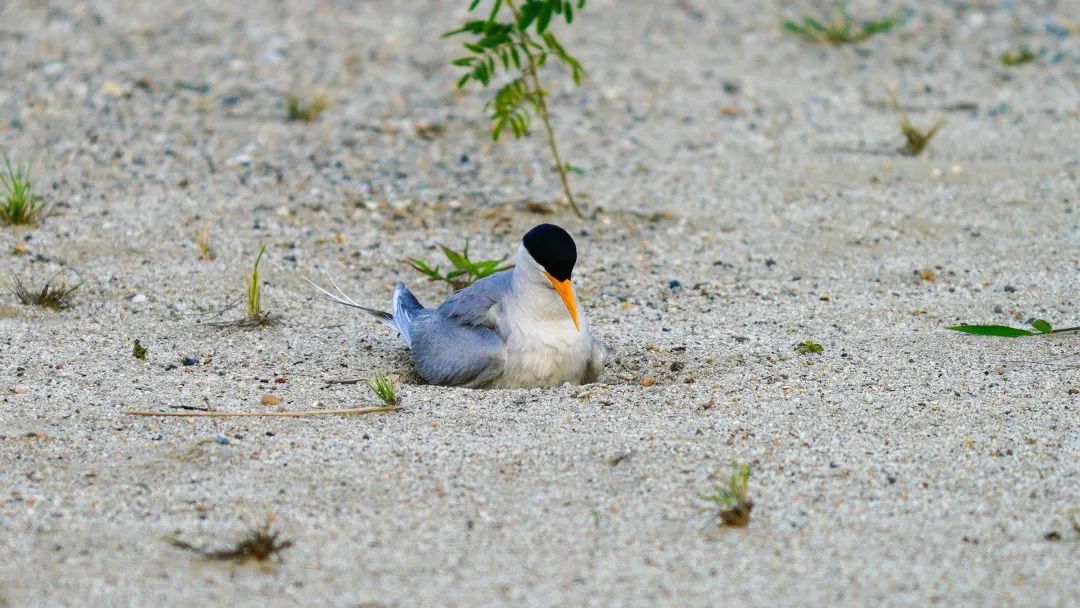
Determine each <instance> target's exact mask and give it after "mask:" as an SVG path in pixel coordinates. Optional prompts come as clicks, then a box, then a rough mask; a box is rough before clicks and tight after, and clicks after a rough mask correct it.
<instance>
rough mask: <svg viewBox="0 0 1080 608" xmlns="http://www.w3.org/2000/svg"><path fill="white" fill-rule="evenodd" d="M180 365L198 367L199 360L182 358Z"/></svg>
mask: <svg viewBox="0 0 1080 608" xmlns="http://www.w3.org/2000/svg"><path fill="white" fill-rule="evenodd" d="M181 363H183V364H184V365H198V364H199V358H198V357H184V360H183V361H181Z"/></svg>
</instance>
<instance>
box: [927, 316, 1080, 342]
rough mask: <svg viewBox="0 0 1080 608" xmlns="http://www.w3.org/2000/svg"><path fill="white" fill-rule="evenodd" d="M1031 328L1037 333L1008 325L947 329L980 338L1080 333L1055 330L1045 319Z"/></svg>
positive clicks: (1035, 321)
mask: <svg viewBox="0 0 1080 608" xmlns="http://www.w3.org/2000/svg"><path fill="white" fill-rule="evenodd" d="M1031 326H1032V327H1034V328H1035V331H1031V330H1027V329H1019V328H1017V327H1009V326H1008V325H967V324H962V325H952V326H950V327H946V328H945V329H951V330H953V331H960V332H964V333H965V334H975V335H978V336H997V337H999V338H1019V337H1021V336H1041V335H1044V334H1064V333H1068V332H1075V331H1080V327H1064V328H1062V329H1054V327H1053V326H1052V325H1050V323H1048V322H1047V321H1045V320H1043V319H1036V320H1034V321H1032V322H1031Z"/></svg>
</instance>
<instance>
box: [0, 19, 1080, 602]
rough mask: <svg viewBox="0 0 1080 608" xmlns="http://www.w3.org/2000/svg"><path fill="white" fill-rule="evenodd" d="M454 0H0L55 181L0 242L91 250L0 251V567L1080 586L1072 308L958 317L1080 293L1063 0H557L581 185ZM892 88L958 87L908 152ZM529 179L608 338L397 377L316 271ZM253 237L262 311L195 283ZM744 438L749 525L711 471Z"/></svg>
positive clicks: (253, 580)
mask: <svg viewBox="0 0 1080 608" xmlns="http://www.w3.org/2000/svg"><path fill="white" fill-rule="evenodd" d="M658 4H660V5H661V6H657V5H658ZM464 5H465V2H427V1H425V2H419V1H417V2H392V1H379V2H344V1H341V2H317V3H314V4H311V5H310V6H309V5H308V4H307V3H302V2H255V3H243V5H241V4H240V3H235V5H234V3H221V2H216V3H210V2H198V3H185V2H155V3H142V2H122V1H118V0H108V1H103V2H95V3H76V2H66V1H57V2H50V3H40V2H22V1H16V2H8V3H5V4H4V5H3V6H2V7H0V76H2V79H3V83H4V84H3V86H0V110H2V114H0V149H3V150H5V151H7V152H9V153H10V154H11V155H12V156H13V158H14V160H15V161H17V162H22V161H25V160H33V161H34V174H35V178H36V180H35V188H36V189H37V190H38V191H39V192H40V194H41V195H42V196H43V197H44V199H45V200H47V201H48V202H49V203H51V204H52V205H53V213H52V214H51V215H50V216H49V217H48V218H47V219H46V220H45V221H44V222H43V223H42V224H41V225H40V226H39V227H35V228H12V227H0V268H2V269H3V271H2V272H0V282H2V283H3V285H2V286H3V287H7V286H10V285H11V284H12V281H13V280H14V277H18V278H20V279H22V280H24V281H26V282H28V283H32V284H40V282H42V281H44V280H45V279H47V278H49V277H50V276H52V275H53V274H55V273H57V272H61V271H63V272H64V273H65V274H64V275H62V276H64V277H66V278H67V279H68V280H69V281H79V280H81V281H83V284H82V286H81V287H80V289H79V291H78V292H76V295H75V298H74V306H73V307H72V308H70V309H68V310H64V311H61V312H52V311H46V310H40V309H36V308H33V307H25V306H22V305H20V304H19V303H18V302H17V300H16V299H15V298H14V297H13V296H12V295H11V294H9V293H7V292H6V290H5V291H4V293H3V294H2V295H0V556H2V559H0V605H4V606H87V605H96V606H159V605H170V606H206V605H274V606H277V605H281V606H291V605H303V606H312V605H334V606H496V605H514V606H553V605H561V606H582V605H590V606H657V605H663V606H716V605H726V606H759V605H760V606H781V605H785V606H791V605H863V606H928V605H941V606H990V605H998V606H1004V605H1009V606H1019V605H1024V606H1075V605H1077V604H1080V568H1078V567H1077V564H1078V560H1080V534H1078V532H1076V531H1075V530H1073V528H1072V526H1071V525H1070V523H1069V516H1070V512H1071V511H1072V510H1075V509H1078V508H1080V431H1078V423H1080V394H1078V392H1080V337H1078V335H1077V334H1063V335H1055V336H1045V337H1034V338H1024V339H1017V340H1005V339H997V338H980V337H972V336H964V335H960V334H957V333H954V332H949V331H947V330H945V329H944V327H945V326H948V325H952V324H955V323H959V322H983V323H1002V324H1012V325H1016V326H1023V325H1024V324H1025V323H1026V322H1027V321H1029V320H1031V319H1034V318H1043V319H1047V320H1049V321H1050V322H1051V323H1054V324H1055V325H1059V326H1065V325H1077V324H1080V319H1078V317H1077V310H1078V303H1080V272H1078V271H1080V237H1078V236H1077V235H1078V234H1080V204H1078V201H1080V199H1078V192H1080V146H1078V145H1077V142H1078V141H1080V105H1078V100H1080V95H1078V92H1080V68H1078V65H1080V22H1078V21H1077V20H1076V16H1077V15H1078V14H1080V10H1078V6H1077V4H1076V3H1075V2H1072V1H1069V2H1030V3H989V2H975V3H956V4H951V5H947V6H942V5H939V4H938V3H931V2H920V3H913V5H912V7H911V8H912V9H913V13H912V14H911V16H910V17H909V19H908V21H907V23H906V24H905V25H904V26H903V27H901V28H899V29H898V30H896V31H893V32H890V33H888V34H885V35H881V36H878V37H875V38H873V39H871V40H869V41H868V42H866V43H863V44H861V45H858V46H857V47H823V46H816V45H812V44H808V43H806V42H804V41H801V40H799V39H798V38H796V37H794V36H791V35H788V34H785V33H784V32H783V31H782V30H781V28H780V23H781V21H782V20H783V19H784V18H794V17H797V16H798V15H799V13H798V12H796V11H795V10H794V9H792V8H790V7H787V6H785V3H778V2H764V3H757V4H755V5H754V6H753V7H752V8H749V7H748V5H747V4H746V3H736V2H729V1H723V2H720V1H717V2H704V1H702V0H688V1H686V2H678V3H654V2H644V1H637V0H635V1H621V2H614V1H613V0H607V1H602V0H595V1H591V2H589V3H588V6H587V8H586V10H584V11H580V12H579V14H578V19H577V20H576V21H575V24H574V25H573V26H571V27H569V28H566V27H564V26H560V29H559V30H558V31H559V32H560V33H561V36H562V38H563V42H564V44H565V45H566V46H567V48H569V49H571V50H572V51H574V52H576V53H577V54H578V56H579V58H580V59H581V61H582V63H583V64H584V65H585V67H586V69H587V70H588V74H587V77H586V79H585V82H584V83H583V85H582V86H581V87H580V88H573V87H570V86H569V84H570V83H569V82H568V79H567V78H566V76H565V74H563V73H562V72H560V71H558V70H556V69H552V70H550V71H548V72H546V73H545V75H544V76H545V82H546V83H547V84H548V85H549V87H550V88H551V89H552V95H551V98H550V101H551V104H552V107H553V114H554V121H555V125H556V130H557V132H558V136H559V140H560V143H561V145H562V146H563V152H564V155H565V157H566V158H567V160H569V161H570V162H572V163H573V164H574V165H577V166H579V167H581V168H583V169H584V171H585V174H584V175H581V176H578V175H574V176H572V181H573V186H574V188H575V191H576V192H578V194H579V197H580V199H581V201H582V203H583V204H584V206H586V207H587V209H588V210H589V212H590V214H592V218H591V219H589V220H587V221H581V220H578V219H576V218H575V217H574V216H572V215H571V214H569V213H568V212H566V210H565V209H563V208H557V209H556V212H555V213H553V214H550V215H540V214H537V213H534V212H532V211H530V210H529V209H528V205H529V203H536V204H540V205H547V206H549V207H551V206H553V205H555V204H556V203H557V200H558V197H559V186H558V180H557V178H556V176H555V175H554V173H552V172H551V171H550V170H549V166H550V161H549V158H548V156H547V149H546V141H545V140H544V138H543V137H542V136H541V135H540V134H539V133H538V134H535V135H533V136H531V137H529V138H527V139H526V140H523V141H520V142H513V141H510V140H507V141H503V142H500V143H498V144H494V143H492V142H491V141H490V138H489V123H488V121H487V119H486V118H485V116H484V114H483V112H482V104H483V101H484V99H485V97H484V96H483V94H482V92H480V91H479V90H476V89H469V90H466V91H464V92H457V91H456V90H455V88H454V81H455V79H456V77H457V75H458V73H457V71H456V70H455V69H454V68H453V67H452V66H449V65H448V62H449V60H450V59H452V58H454V57H456V56H458V54H459V51H458V47H457V44H458V43H457V42H455V41H452V40H450V41H448V40H443V39H440V38H439V34H441V32H443V31H445V30H446V29H449V28H450V27H452V26H453V25H455V24H456V23H458V22H459V21H461V20H462V19H463V18H464V17H465V13H464V9H463V6H464ZM890 7H891V5H885V4H880V5H879V4H876V3H867V2H859V3H855V5H854V6H853V10H854V11H855V12H856V14H858V15H860V16H865V17H871V16H875V15H879V14H883V13H884V12H886V11H887V10H888V9H889V8H890ZM805 10H806V11H808V12H810V13H811V14H813V13H812V7H810V6H808V7H806V8H805ZM1025 44H1026V45H1028V46H1029V47H1030V48H1032V49H1034V50H1036V51H1037V53H1038V58H1037V60H1036V61H1035V62H1034V63H1032V64H1029V65H1025V66H1021V67H1015V68H1010V67H1006V66H1003V65H1002V64H1001V63H1000V62H999V60H998V55H999V54H1000V53H1001V52H1002V51H1004V50H1007V49H1011V48H1018V47H1019V46H1020V45H1025ZM887 89H891V90H892V91H893V92H894V94H895V96H896V98H897V100H898V101H899V103H900V104H902V105H903V106H904V107H905V108H907V111H908V113H909V115H910V118H911V120H912V121H913V122H914V123H916V124H917V125H920V126H926V125H929V124H932V123H933V122H934V121H935V120H937V119H939V118H944V119H946V121H947V122H946V123H945V125H944V127H943V128H942V130H941V132H940V133H939V134H938V135H937V137H936V138H935V139H934V140H933V141H932V142H931V144H930V146H929V148H928V149H927V151H926V152H924V153H923V155H921V156H919V157H917V158H910V157H905V156H902V155H900V154H898V153H897V152H896V150H897V148H898V147H899V146H900V145H901V143H902V142H901V140H900V138H899V129H898V126H897V124H898V120H899V114H898V112H897V111H896V110H895V109H893V108H891V107H890V106H889V105H888V95H887V94H886V90H887ZM319 90H325V92H326V96H327V98H328V99H329V101H330V105H329V108H328V109H327V110H326V111H325V112H324V114H323V115H322V116H320V117H319V118H318V119H317V120H316V121H314V122H311V123H302V122H289V121H287V120H285V118H284V116H285V109H284V97H285V96H286V95H287V94H289V93H294V94H298V95H300V96H301V97H304V98H306V99H310V98H311V97H312V96H314V95H315V93H316V92H317V91H319ZM533 206H534V207H535V205H533ZM544 221H549V222H556V223H559V224H560V225H563V226H565V227H566V228H567V229H569V230H570V231H571V232H572V233H573V234H574V235H575V238H576V239H577V242H578V247H579V251H580V262H579V265H578V268H577V269H576V271H575V282H576V284H577V289H578V294H579V298H580V300H581V301H582V302H583V306H584V308H585V311H586V313H587V315H588V316H589V318H590V321H591V323H592V325H593V327H594V331H595V332H596V334H597V335H598V336H599V337H600V338H601V339H602V340H604V342H605V343H606V344H607V345H608V348H609V349H610V350H611V351H612V352H613V357H612V360H611V362H610V364H609V366H608V368H607V370H606V371H605V373H604V375H603V377H602V378H601V380H600V382H599V383H597V384H594V385H590V386H584V387H574V386H561V387H552V388H544V389H533V390H503V391H475V390H468V389H455V388H442V387H434V386H425V385H423V384H422V383H420V382H419V381H418V379H417V378H416V377H415V375H414V374H413V371H412V366H411V362H410V360H409V357H408V353H407V351H405V350H404V348H403V346H402V344H401V342H400V339H399V338H397V337H396V336H394V335H392V334H391V333H390V332H389V331H388V330H387V329H386V328H384V327H381V326H379V325H378V324H376V323H374V322H372V321H371V320H369V319H366V318H364V317H363V316H361V315H359V314H356V313H354V312H353V311H351V310H348V309H345V308H343V307H340V306H337V305H335V304H333V303H330V302H327V301H325V300H323V299H320V298H319V297H318V294H317V293H316V292H315V291H314V290H313V289H312V288H311V287H310V286H308V285H307V284H306V283H305V282H304V281H303V277H305V276H311V277H320V276H322V273H323V272H324V271H325V272H328V273H330V274H331V275H332V276H334V277H335V278H337V279H338V280H339V283H340V284H341V285H342V287H343V288H344V289H345V290H346V291H347V292H349V293H350V295H352V296H353V297H354V298H356V299H357V300H358V301H360V302H362V303H365V304H367V305H371V306H376V307H386V306H388V303H389V296H390V289H391V287H392V285H393V284H394V283H395V282H396V281H398V280H405V281H407V282H408V283H409V284H410V285H411V286H412V287H413V288H414V290H415V291H416V293H417V294H418V296H420V298H421V299H422V300H423V301H425V302H429V303H430V302H437V301H439V300H440V298H442V297H444V296H445V295H446V289H445V287H442V286H439V285H437V284H435V283H429V282H425V281H424V280H423V278H422V277H420V276H419V275H418V274H417V273H415V272H414V271H413V270H411V269H410V268H409V267H408V266H407V265H406V264H405V262H404V260H405V259H406V258H410V257H421V258H424V259H427V260H428V261H436V260H437V258H438V256H439V253H438V250H437V249H436V245H437V244H440V243H442V244H447V245H451V246H460V245H462V244H463V243H464V241H465V239H466V238H468V239H469V242H470V244H471V248H472V251H473V253H474V255H475V256H477V257H479V258H495V257H500V256H503V255H509V254H512V252H513V251H514V249H515V248H516V246H517V242H518V239H520V236H521V234H523V233H524V232H525V231H526V230H527V229H528V228H530V227H531V226H533V225H535V224H537V223H540V222H544ZM202 229H205V230H207V232H208V234H209V239H210V244H211V246H212V248H213V250H214V252H215V254H216V258H215V259H214V260H212V261H208V260H203V259H200V255H199V248H198V246H197V241H196V234H197V233H198V232H199V231H200V230H202ZM19 244H22V245H23V248H24V249H25V250H26V253H23V254H19V253H16V247H17V246H18V245H19ZM262 244H266V245H267V255H266V258H265V259H264V262H263V267H262V278H263V281H264V288H263V300H264V306H265V308H266V309H267V310H269V311H271V312H272V313H273V314H275V315H277V316H278V317H279V319H280V323H279V324H278V325H277V326H274V327H268V328H263V329H255V330H243V329H232V330H222V329H216V328H214V327H212V326H211V325H210V324H211V323H214V322H218V321H222V320H231V319H236V318H239V317H240V316H242V314H243V313H242V312H241V310H240V309H239V307H235V306H234V307H233V308H231V309H228V310H224V311H223V309H225V308H226V307H227V306H228V305H230V304H233V305H235V304H236V303H237V302H238V301H240V300H241V299H242V297H243V291H244V282H245V277H246V273H248V272H249V270H250V265H251V263H252V261H253V260H254V257H255V253H256V252H257V250H258V248H259V247H260V246H261V245H262ZM135 339H138V340H140V343H141V344H142V345H144V346H145V347H147V348H148V357H147V359H146V360H145V361H142V360H138V359H135V358H134V357H132V355H131V351H132V344H133V341H134V340H135ZM806 339H812V340H814V341H815V342H817V343H819V344H821V345H822V346H823V349H824V350H823V352H822V353H819V354H809V355H807V354H799V353H797V352H795V350H794V347H795V345H796V344H797V343H799V342H802V341H803V340H806ZM185 358H187V359H189V361H188V363H194V364H192V365H184V364H183V360H184V359H185ZM192 360H197V362H194V361H192ZM381 373H388V374H393V375H395V376H396V377H397V378H398V381H399V384H400V393H401V400H402V407H401V409H400V410H398V411H396V412H391V413H383V414H370V415H366V416H358V417H348V418H346V417H321V418H296V419H292V418H237V419H225V420H220V421H211V420H206V419H176V418H134V417H130V416H125V415H124V412H125V411H128V410H160V411H177V410H172V409H170V407H173V406H183V407H206V406H207V404H209V406H210V407H213V408H214V409H216V410H218V411H274V410H276V409H278V408H281V409H285V410H306V409H312V408H345V407H363V406H374V405H377V400H376V398H375V397H374V395H372V394H371V393H370V392H369V391H368V390H367V389H366V388H365V387H364V386H363V385H362V384H328V383H329V381H332V380H349V379H359V378H368V377H371V376H373V375H376V374H381ZM652 382H654V383H652ZM650 383H652V384H651V385H650V386H643V385H642V384H650ZM16 388H18V391H16ZM267 394H272V395H275V396H277V397H278V398H280V399H281V402H280V403H279V404H278V405H275V406H267V405H263V404H262V403H261V398H262V397H263V396H264V395H267ZM733 461H739V462H746V463H750V464H751V465H752V467H753V474H752V478H751V480H750V497H751V498H752V500H753V501H754V505H755V507H754V510H753V514H752V520H751V522H750V525H749V526H748V527H746V528H742V529H735V528H721V527H719V526H718V525H717V522H718V519H717V513H716V508H715V507H714V506H712V505H710V504H709V503H708V502H706V501H704V500H702V499H701V498H700V495H701V494H703V493H708V492H711V491H713V489H714V488H715V487H716V486H717V485H719V484H721V483H722V482H723V481H724V480H725V479H726V478H727V476H728V475H729V473H730V471H731V463H732V462H733ZM1078 517H1080V515H1078ZM266 518H271V519H273V525H274V528H275V529H276V530H278V531H279V532H280V534H281V537H282V538H284V539H288V540H291V541H293V543H294V544H293V546H292V547H291V548H289V549H287V550H285V551H284V552H282V553H281V555H280V559H276V560H272V561H271V562H269V563H266V564H259V563H245V564H236V563H232V562H222V561H213V560H208V559H204V558H202V557H200V556H198V555H195V554H194V553H192V552H188V551H184V550H182V549H179V548H176V547H174V546H172V545H170V544H168V543H167V542H166V539H168V538H170V537H172V536H173V535H179V536H180V537H181V538H183V539H184V540H187V541H189V542H192V543H195V544H199V545H203V544H205V545H213V546H218V545H225V544H227V543H228V542H229V541H231V540H232V539H234V538H235V537H237V536H238V535H240V534H241V533H242V532H243V531H244V530H245V529H246V528H248V527H250V526H252V525H255V524H258V523H259V522H261V521H264V520H265V519H266ZM1055 538H1056V539H1057V540H1054V539H1055Z"/></svg>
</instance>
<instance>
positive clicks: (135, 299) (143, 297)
mask: <svg viewBox="0 0 1080 608" xmlns="http://www.w3.org/2000/svg"><path fill="white" fill-rule="evenodd" d="M131 301H132V302H134V303H136V304H139V303H141V302H145V301H146V294H145V293H139V294H135V297H133V298H131Z"/></svg>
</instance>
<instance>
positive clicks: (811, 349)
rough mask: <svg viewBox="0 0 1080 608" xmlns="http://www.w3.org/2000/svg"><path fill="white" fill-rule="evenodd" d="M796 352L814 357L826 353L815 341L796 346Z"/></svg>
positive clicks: (807, 341)
mask: <svg viewBox="0 0 1080 608" xmlns="http://www.w3.org/2000/svg"><path fill="white" fill-rule="evenodd" d="M795 352H797V353H799V354H800V355H814V354H817V353H822V352H825V347H824V346H822V345H820V344H818V343H817V342H814V341H813V340H803V341H802V342H799V343H798V344H796V345H795Z"/></svg>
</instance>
